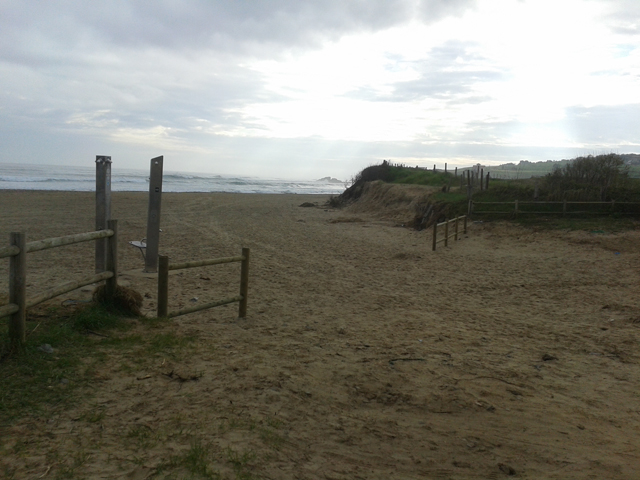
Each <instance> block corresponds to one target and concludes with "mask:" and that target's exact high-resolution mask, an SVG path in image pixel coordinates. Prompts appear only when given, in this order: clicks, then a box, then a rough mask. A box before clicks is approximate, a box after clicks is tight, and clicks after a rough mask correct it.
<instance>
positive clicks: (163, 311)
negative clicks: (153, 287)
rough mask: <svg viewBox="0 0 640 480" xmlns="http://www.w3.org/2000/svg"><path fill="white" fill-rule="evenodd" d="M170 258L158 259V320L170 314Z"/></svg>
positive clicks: (163, 256) (164, 256) (160, 257)
mask: <svg viewBox="0 0 640 480" xmlns="http://www.w3.org/2000/svg"><path fill="white" fill-rule="evenodd" d="M168 308H169V257H167V256H166V255H160V256H159V257H158V318H164V317H166V316H167V315H168V314H169V312H168Z"/></svg>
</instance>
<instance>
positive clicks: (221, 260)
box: [169, 255, 244, 270]
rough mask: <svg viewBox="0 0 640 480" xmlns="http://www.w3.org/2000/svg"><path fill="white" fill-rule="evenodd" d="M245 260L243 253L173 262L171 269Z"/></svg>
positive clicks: (170, 265)
mask: <svg viewBox="0 0 640 480" xmlns="http://www.w3.org/2000/svg"><path fill="white" fill-rule="evenodd" d="M243 260H244V257H243V256H242V255H239V256H237V257H224V258H214V259H211V260H198V261H195V262H184V263H172V264H169V270H182V269H185V268H196V267H206V266H209V265H221V264H223V263H233V262H241V261H243Z"/></svg>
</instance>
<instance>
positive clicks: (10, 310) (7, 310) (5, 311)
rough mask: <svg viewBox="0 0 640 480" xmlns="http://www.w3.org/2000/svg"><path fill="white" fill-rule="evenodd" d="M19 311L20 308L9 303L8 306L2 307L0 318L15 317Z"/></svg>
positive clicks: (0, 308)
mask: <svg viewBox="0 0 640 480" xmlns="http://www.w3.org/2000/svg"><path fill="white" fill-rule="evenodd" d="M18 310H20V307H19V306H18V305H16V304H15V303H9V304H7V305H3V306H1V307H0V318H3V317H8V316H9V315H13V314H14V313H16V312H18Z"/></svg>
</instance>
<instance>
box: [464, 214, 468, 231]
mask: <svg viewBox="0 0 640 480" xmlns="http://www.w3.org/2000/svg"><path fill="white" fill-rule="evenodd" d="M464 234H465V235H466V234H467V216H466V215H465V216H464Z"/></svg>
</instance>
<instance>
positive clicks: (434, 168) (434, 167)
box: [433, 163, 436, 173]
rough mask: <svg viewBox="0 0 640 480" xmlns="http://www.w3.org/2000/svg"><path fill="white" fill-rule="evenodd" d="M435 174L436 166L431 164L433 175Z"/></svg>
mask: <svg viewBox="0 0 640 480" xmlns="http://www.w3.org/2000/svg"><path fill="white" fill-rule="evenodd" d="M435 172H436V164H435V163H434V164H433V173H435Z"/></svg>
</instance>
